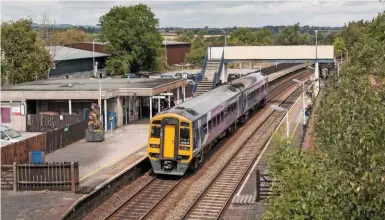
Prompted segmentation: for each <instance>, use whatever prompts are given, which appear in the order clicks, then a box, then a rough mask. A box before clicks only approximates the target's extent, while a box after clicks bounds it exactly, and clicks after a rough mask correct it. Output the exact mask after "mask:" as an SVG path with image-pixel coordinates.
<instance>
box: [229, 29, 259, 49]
mask: <svg viewBox="0 0 385 220" xmlns="http://www.w3.org/2000/svg"><path fill="white" fill-rule="evenodd" d="M230 40H231V41H233V42H234V43H236V44H239V45H253V43H254V42H255V40H256V37H255V35H254V33H253V31H252V30H250V29H249V28H238V29H236V30H235V31H233V32H232V33H231V34H230Z"/></svg>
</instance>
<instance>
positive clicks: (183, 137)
mask: <svg viewBox="0 0 385 220" xmlns="http://www.w3.org/2000/svg"><path fill="white" fill-rule="evenodd" d="M179 136H180V144H184V145H190V128H186V127H181V128H180V134H179Z"/></svg>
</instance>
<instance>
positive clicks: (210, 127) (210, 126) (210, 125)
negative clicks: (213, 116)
mask: <svg viewBox="0 0 385 220" xmlns="http://www.w3.org/2000/svg"><path fill="white" fill-rule="evenodd" d="M212 128H213V127H212V124H211V120H210V121H209V131H211V129H212Z"/></svg>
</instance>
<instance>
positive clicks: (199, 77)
mask: <svg viewBox="0 0 385 220" xmlns="http://www.w3.org/2000/svg"><path fill="white" fill-rule="evenodd" d="M208 59H209V58H208V54H207V52H206V57H205V61H204V62H203V67H202V70H201V72H200V73H199V74H198V75H197V77H196V78H195V82H194V88H193V94H194V93H196V91H197V89H198V84H199V82H200V81H202V79H203V76H204V75H205V72H206V67H207V61H208Z"/></svg>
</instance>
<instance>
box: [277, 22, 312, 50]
mask: <svg viewBox="0 0 385 220" xmlns="http://www.w3.org/2000/svg"><path fill="white" fill-rule="evenodd" d="M277 43H279V44H281V45H304V44H308V43H309V36H308V35H307V34H302V33H300V31H299V23H297V24H294V25H293V26H287V27H285V28H284V29H283V30H282V31H280V32H279V34H278V38H277Z"/></svg>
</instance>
